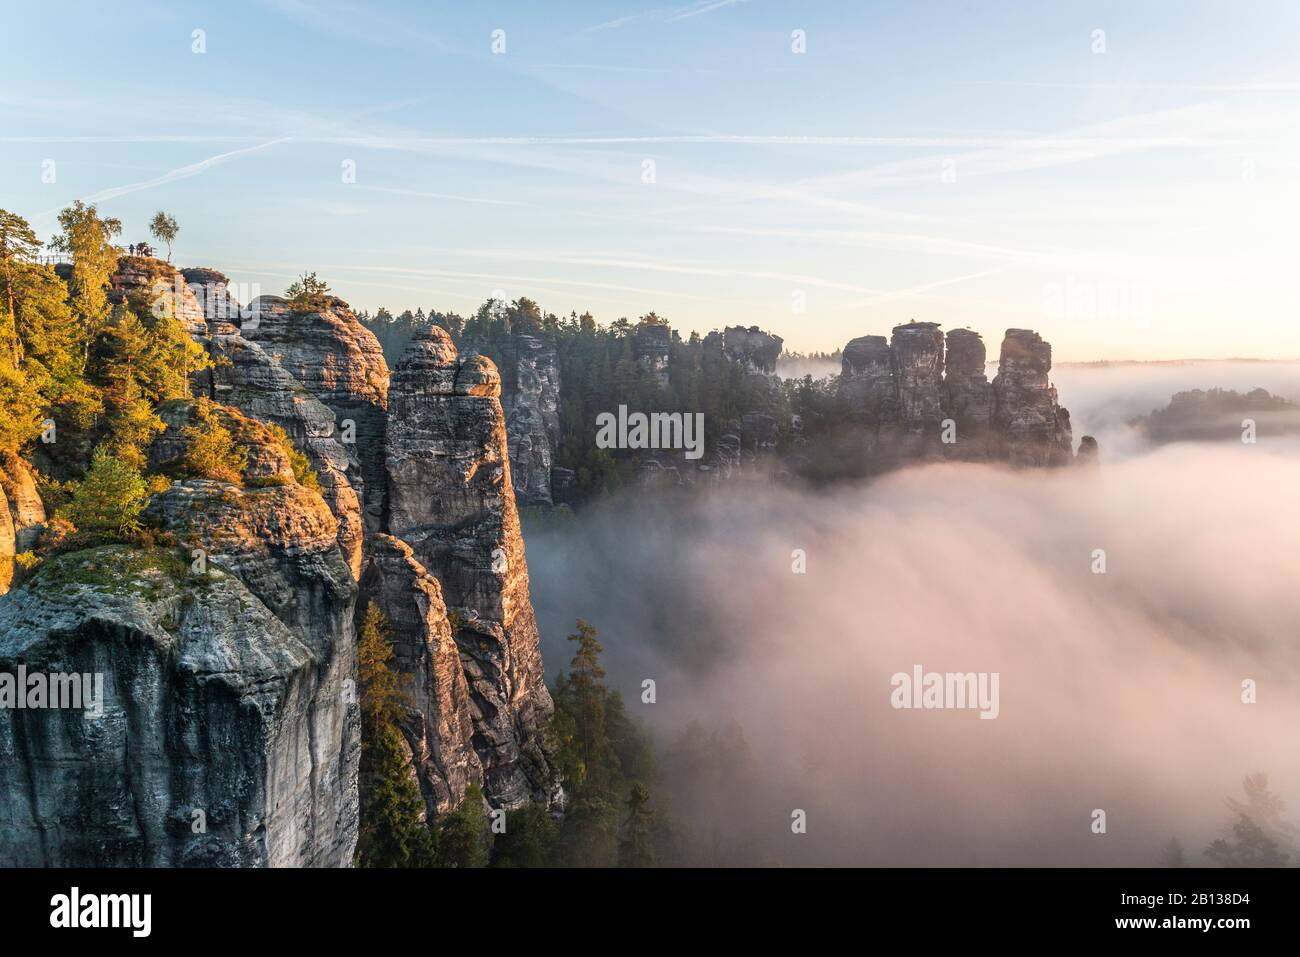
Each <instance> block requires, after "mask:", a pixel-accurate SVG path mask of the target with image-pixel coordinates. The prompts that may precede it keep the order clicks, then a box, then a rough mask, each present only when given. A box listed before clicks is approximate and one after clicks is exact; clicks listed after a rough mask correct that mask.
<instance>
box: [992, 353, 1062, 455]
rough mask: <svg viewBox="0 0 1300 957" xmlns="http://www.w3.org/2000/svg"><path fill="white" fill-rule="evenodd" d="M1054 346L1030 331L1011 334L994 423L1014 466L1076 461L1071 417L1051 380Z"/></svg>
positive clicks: (996, 386) (998, 380) (996, 382)
mask: <svg viewBox="0 0 1300 957" xmlns="http://www.w3.org/2000/svg"><path fill="white" fill-rule="evenodd" d="M1051 368H1052V347H1051V345H1050V344H1049V343H1046V342H1044V341H1043V338H1042V336H1040V335H1039V334H1038V333H1036V332H1033V331H1031V330H1029V329H1008V330H1007V334H1006V338H1004V339H1003V340H1002V357H1001V359H1000V360H999V361H998V374H997V376H996V377H995V378H994V379H993V397H994V403H995V404H994V411H993V422H994V425H995V426H996V428H997V431H998V432H999V434H1000V436H1001V438H1002V440H1003V442H1004V448H1005V452H1006V454H1005V458H1006V460H1007V461H1009V462H1010V463H1011V464H1012V465H1034V466H1043V465H1065V464H1067V463H1069V462H1070V460H1071V459H1072V458H1073V457H1074V442H1073V439H1072V437H1071V434H1070V413H1069V411H1068V410H1066V409H1063V408H1061V406H1060V405H1059V404H1057V401H1056V388H1055V387H1054V386H1053V385H1052V383H1051V381H1050V380H1049V379H1048V376H1047V373H1048V371H1049V370H1050V369H1051Z"/></svg>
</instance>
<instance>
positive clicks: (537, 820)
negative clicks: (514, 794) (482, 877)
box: [492, 801, 559, 867]
mask: <svg viewBox="0 0 1300 957" xmlns="http://www.w3.org/2000/svg"><path fill="white" fill-rule="evenodd" d="M558 839H559V826H558V825H557V824H556V823H555V821H554V820H553V819H552V818H551V815H550V812H549V811H547V810H546V806H545V805H544V804H538V803H537V802H535V801H530V802H529V803H528V804H525V805H524V806H523V807H521V808H519V809H518V810H515V811H509V812H507V814H506V830H505V833H504V834H498V835H496V842H495V843H494V844H493V846H492V866H493V867H549V866H550V865H551V863H552V859H553V857H554V854H555V850H556V843H557V841H558Z"/></svg>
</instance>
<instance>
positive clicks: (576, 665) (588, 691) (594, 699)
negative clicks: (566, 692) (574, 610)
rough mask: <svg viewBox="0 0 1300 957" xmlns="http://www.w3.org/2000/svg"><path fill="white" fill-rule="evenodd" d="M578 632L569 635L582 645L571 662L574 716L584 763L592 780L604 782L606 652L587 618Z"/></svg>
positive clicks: (581, 621) (579, 645)
mask: <svg viewBox="0 0 1300 957" xmlns="http://www.w3.org/2000/svg"><path fill="white" fill-rule="evenodd" d="M577 626H578V631H577V633H576V634H572V635H569V641H575V642H577V643H578V650H577V651H575V652H574V654H573V661H572V662H571V663H570V670H569V682H570V684H571V685H572V688H573V695H574V698H575V700H576V703H577V710H576V713H575V715H574V719H575V722H576V724H577V737H578V743H579V745H580V747H581V749H582V763H583V766H584V767H585V768H586V771H587V779H588V781H593V779H594V783H597V784H599V783H602V782H603V778H604V775H603V773H602V771H603V762H604V759H605V753H604V752H605V750H606V742H605V685H604V683H603V679H604V677H605V669H604V668H602V667H601V665H600V653H601V652H602V651H603V650H604V649H603V648H601V646H600V642H598V641H597V640H596V629H595V628H594V627H593V626H592V625H590V624H588V623H587V622H586V621H584V620H583V619H581V618H579V619H578V621H577Z"/></svg>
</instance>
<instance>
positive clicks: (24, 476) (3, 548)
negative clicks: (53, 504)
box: [0, 452, 45, 595]
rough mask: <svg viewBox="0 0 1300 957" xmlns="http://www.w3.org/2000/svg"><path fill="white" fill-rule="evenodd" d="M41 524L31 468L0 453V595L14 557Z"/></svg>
mask: <svg viewBox="0 0 1300 957" xmlns="http://www.w3.org/2000/svg"><path fill="white" fill-rule="evenodd" d="M44 527H45V506H44V505H43V504H42V503H41V496H40V494H39V493H38V492H37V491H36V477H35V476H34V475H33V474H32V470H31V467H30V466H29V465H28V464H27V463H26V462H24V461H23V460H22V459H20V458H19V457H18V456H16V455H14V454H12V453H9V452H6V453H0V595H4V594H5V593H6V592H8V591H9V585H10V583H11V582H12V581H13V577H14V556H15V555H17V554H20V553H22V552H27V551H30V550H31V549H32V547H33V546H34V545H35V544H36V541H37V539H38V538H39V537H40V534H41V530H42V529H43V528H44Z"/></svg>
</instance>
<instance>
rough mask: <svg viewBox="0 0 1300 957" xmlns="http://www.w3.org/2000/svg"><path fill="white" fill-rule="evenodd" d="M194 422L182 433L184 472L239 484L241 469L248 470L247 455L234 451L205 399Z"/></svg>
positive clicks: (230, 440) (233, 440)
mask: <svg viewBox="0 0 1300 957" xmlns="http://www.w3.org/2000/svg"><path fill="white" fill-rule="evenodd" d="M195 418H196V419H197V423H196V424H195V425H189V426H186V427H185V428H184V429H183V430H182V434H183V435H184V436H185V438H186V440H187V442H188V443H189V448H188V449H187V450H186V452H185V469H186V471H187V472H188V473H189V474H191V475H197V476H200V477H202V478H208V479H215V480H217V481H219V482H230V483H231V484H234V485H240V484H242V483H243V472H244V469H246V468H248V451H247V450H246V449H241V448H237V447H236V445H235V437H234V436H233V435H231V434H230V430H229V429H228V428H226V427H225V426H224V425H222V424H221V421H220V420H219V419H218V418H217V416H216V414H215V413H214V412H213V411H212V403H211V402H209V401H208V400H207V399H200V400H199V403H198V407H197V409H196V412H195Z"/></svg>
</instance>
